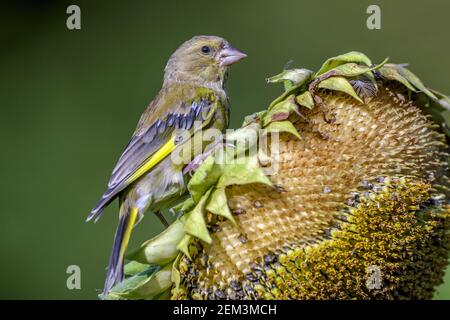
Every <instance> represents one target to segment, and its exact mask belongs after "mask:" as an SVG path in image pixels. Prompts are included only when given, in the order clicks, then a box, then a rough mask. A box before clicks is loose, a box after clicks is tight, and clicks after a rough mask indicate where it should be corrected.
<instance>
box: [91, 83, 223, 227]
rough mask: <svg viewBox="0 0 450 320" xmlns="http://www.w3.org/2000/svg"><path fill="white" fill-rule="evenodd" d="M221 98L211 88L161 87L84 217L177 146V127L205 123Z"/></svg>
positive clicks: (96, 212) (95, 213)
mask: <svg viewBox="0 0 450 320" xmlns="http://www.w3.org/2000/svg"><path fill="white" fill-rule="evenodd" d="M219 103H220V99H218V98H217V97H216V95H215V94H214V91H212V90H209V89H205V88H198V87H193V86H186V85H175V86H170V87H168V88H163V89H162V90H161V92H160V93H159V94H158V96H157V97H156V99H155V100H154V101H153V102H152V103H151V104H150V105H149V107H148V108H147V110H146V111H145V112H144V114H143V115H142V117H141V119H140V121H139V124H138V127H137V129H136V131H135V133H134V135H133V137H132V138H131V140H130V142H129V143H128V145H127V146H126V148H125V150H124V151H123V153H122V155H121V156H120V158H119V160H118V161H117V164H116V166H115V167H114V170H113V172H112V175H111V178H110V180H109V182H108V189H107V191H106V192H105V193H104V194H103V196H102V198H101V199H100V201H99V202H98V203H97V205H96V206H95V207H94V209H93V210H92V211H91V213H90V214H89V216H88V218H87V220H88V221H89V220H91V219H93V218H96V220H97V219H98V217H100V214H101V211H102V209H103V208H104V207H105V206H106V205H108V204H109V203H110V202H111V201H112V200H113V199H114V198H115V197H116V196H117V195H118V194H119V193H120V192H121V191H122V190H123V189H125V188H126V187H127V186H129V185H130V184H131V183H133V182H134V181H136V180H137V179H138V178H139V177H141V176H142V175H143V174H145V173H146V172H148V171H149V170H151V169H152V168H153V167H154V166H155V165H157V164H158V163H159V162H160V161H161V160H163V159H164V158H165V157H167V156H168V155H169V154H170V153H171V152H172V151H173V150H174V149H175V147H176V142H175V136H174V135H173V133H174V131H175V130H176V129H185V130H190V131H191V132H192V130H191V129H193V124H194V121H201V122H202V126H201V127H205V126H207V125H208V123H209V122H210V120H211V119H212V118H213V114H214V113H215V110H216V109H217V106H218V104H219Z"/></svg>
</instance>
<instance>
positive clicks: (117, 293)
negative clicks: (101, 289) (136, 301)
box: [100, 265, 161, 300]
mask: <svg viewBox="0 0 450 320" xmlns="http://www.w3.org/2000/svg"><path fill="white" fill-rule="evenodd" d="M160 269H161V268H160V266H157V265H151V266H147V268H146V269H144V270H143V271H141V272H139V273H138V274H136V275H134V276H131V277H128V278H125V279H124V280H123V281H122V282H120V283H118V284H116V285H115V286H114V287H113V288H112V289H111V292H109V293H108V294H107V295H106V296H101V297H100V298H101V299H105V300H110V299H121V298H122V296H121V294H125V293H127V292H131V291H133V290H135V289H136V288H138V287H139V286H141V285H143V284H144V283H145V282H146V281H147V280H148V279H149V277H151V276H152V275H153V274H155V273H156V272H157V271H159V270H160Z"/></svg>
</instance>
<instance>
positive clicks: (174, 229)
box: [128, 219, 186, 265]
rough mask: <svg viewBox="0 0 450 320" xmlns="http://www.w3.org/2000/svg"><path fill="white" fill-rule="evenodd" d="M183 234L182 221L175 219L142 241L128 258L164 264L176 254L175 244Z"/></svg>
mask: <svg viewBox="0 0 450 320" xmlns="http://www.w3.org/2000/svg"><path fill="white" fill-rule="evenodd" d="M185 234H186V233H185V231H184V226H183V223H181V221H180V220H179V219H177V220H175V221H174V222H173V223H172V224H171V225H170V226H169V227H168V228H167V229H165V230H164V231H163V232H161V233H160V234H158V235H157V236H156V237H154V238H153V239H150V240H147V241H146V242H144V243H143V244H142V245H141V247H140V248H138V249H137V250H135V251H133V252H132V253H131V254H130V255H128V258H129V259H131V260H135V261H138V262H141V263H149V264H160V265H162V264H166V263H168V262H170V261H172V260H173V259H175V257H176V256H177V254H178V249H177V244H178V243H179V242H180V241H181V239H183V237H184V236H185Z"/></svg>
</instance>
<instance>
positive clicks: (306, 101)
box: [295, 91, 314, 109]
mask: <svg viewBox="0 0 450 320" xmlns="http://www.w3.org/2000/svg"><path fill="white" fill-rule="evenodd" d="M295 102H297V104H299V105H301V106H302V107H306V108H308V109H312V108H313V107H314V99H313V97H312V95H311V93H310V92H309V91H305V92H303V93H302V94H299V95H298V96H297V97H295Z"/></svg>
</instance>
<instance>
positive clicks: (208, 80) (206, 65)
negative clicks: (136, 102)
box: [87, 35, 247, 296]
mask: <svg viewBox="0 0 450 320" xmlns="http://www.w3.org/2000/svg"><path fill="white" fill-rule="evenodd" d="M245 57H247V55H246V54H245V53H244V52H242V51H240V50H238V49H236V48H235V47H233V46H232V45H231V44H230V43H229V42H228V41H227V40H225V39H223V38H222V37H218V36H205V35H201V36H195V37H193V38H191V39H190V40H188V41H186V42H184V43H183V44H181V45H180V46H179V47H178V48H177V49H176V50H175V52H174V53H173V54H172V55H171V56H170V58H169V60H168V62H167V64H166V67H165V69H164V79H163V84H162V87H161V90H160V91H159V93H158V94H157V95H156V97H155V98H154V99H153V100H152V101H151V102H150V103H149V105H148V106H147V108H146V109H145V111H144V113H143V114H142V116H141V118H140V119H139V122H138V124H137V127H136V130H135V131H134V133H133V135H132V137H131V139H130V141H129V143H128V144H127V145H126V147H125V149H124V151H123V153H122V155H121V156H120V157H119V160H118V161H117V163H116V165H115V167H114V169H113V171H112V174H111V177H110V180H109V182H108V186H107V190H106V192H105V193H104V194H103V196H102V197H101V199H100V200H99V201H98V203H97V204H96V205H95V207H94V208H93V209H92V211H91V212H90V214H89V215H88V218H87V221H91V220H95V221H97V220H98V219H99V218H100V216H101V214H102V212H103V209H104V208H105V207H106V206H108V205H109V204H110V203H111V202H112V201H113V200H114V199H116V198H118V199H119V222H118V226H117V229H116V233H115V236H114V243H113V248H112V253H111V256H110V259H109V264H108V268H107V274H106V280H105V285H104V289H103V292H102V295H103V296H106V295H107V294H108V292H110V291H111V289H112V288H113V287H114V286H115V285H116V284H118V283H120V282H121V281H122V280H123V279H124V272H123V265H124V255H125V251H126V249H127V246H128V242H129V239H130V236H131V232H132V229H133V227H134V226H135V224H136V223H137V222H139V221H140V220H141V219H142V217H143V215H144V213H145V212H146V211H151V212H153V213H154V214H156V215H157V216H158V217H159V218H160V220H161V221H162V222H163V223H164V224H167V223H166V222H165V219H164V218H163V216H162V215H161V213H160V210H161V209H163V208H169V207H170V205H171V204H173V203H174V201H176V199H179V198H180V196H182V195H183V194H184V193H186V179H188V177H186V176H187V175H186V174H185V172H184V171H183V167H184V166H185V164H184V163H177V162H174V161H172V159H171V157H170V155H171V154H172V153H173V152H174V151H175V150H177V148H181V146H182V145H183V144H184V143H185V142H186V140H189V137H191V138H192V136H193V135H194V134H195V133H197V132H198V130H205V129H208V128H212V129H217V130H220V131H221V132H223V131H224V130H225V129H226V128H227V127H228V123H229V118H230V104H229V99H228V96H227V93H226V88H225V82H226V80H227V75H228V69H229V67H230V66H231V65H233V64H235V63H236V62H238V61H240V60H241V59H243V58H245ZM194 122H196V123H200V125H199V126H195V125H194ZM179 130H184V131H185V132H188V139H182V138H181V137H182V136H181V135H177V134H176V132H177V131H179ZM183 137H185V136H183ZM200 149H201V150H200V151H198V152H197V153H200V154H201V153H202V152H203V150H204V146H203V147H202V148H200ZM193 152H194V153H195V151H193ZM192 156H198V155H197V154H193V155H192Z"/></svg>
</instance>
